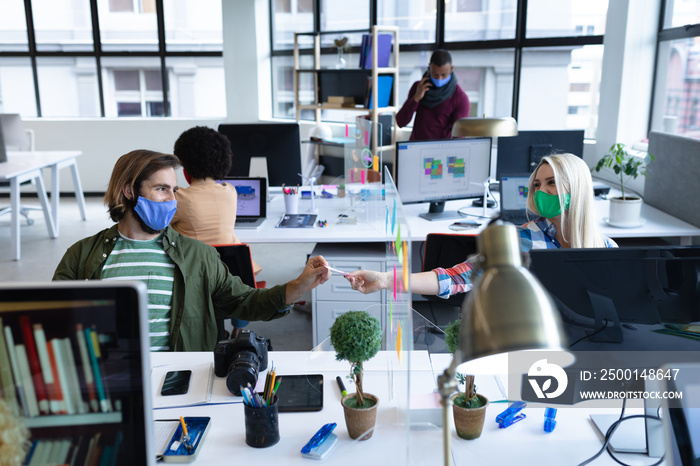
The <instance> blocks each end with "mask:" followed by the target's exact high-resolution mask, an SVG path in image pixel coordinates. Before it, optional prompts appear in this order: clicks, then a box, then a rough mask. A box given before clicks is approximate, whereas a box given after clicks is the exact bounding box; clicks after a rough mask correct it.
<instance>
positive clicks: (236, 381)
mask: <svg viewBox="0 0 700 466" xmlns="http://www.w3.org/2000/svg"><path fill="white" fill-rule="evenodd" d="M259 364H260V360H259V359H258V356H257V355H256V354H255V353H253V352H250V351H241V352H240V353H238V354H236V355H235V356H234V357H233V360H232V361H231V365H230V366H229V369H228V375H227V376H226V388H228V390H229V391H230V392H231V393H233V394H234V395H236V396H240V395H241V387H246V386H248V384H250V386H251V387H253V388H255V384H256V383H257V382H258V367H259Z"/></svg>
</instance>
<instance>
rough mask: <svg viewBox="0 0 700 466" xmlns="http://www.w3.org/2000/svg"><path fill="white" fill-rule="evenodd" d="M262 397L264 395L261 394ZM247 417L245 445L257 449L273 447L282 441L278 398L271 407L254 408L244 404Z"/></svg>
mask: <svg viewBox="0 0 700 466" xmlns="http://www.w3.org/2000/svg"><path fill="white" fill-rule="evenodd" d="M261 396H262V394H261ZM243 412H244V417H245V443H247V444H248V445H250V446H251V447H255V448H265V447H271V446H272V445H274V444H276V443H277V442H279V441H280V426H279V416H278V410H277V397H276V396H275V397H273V399H272V404H271V405H270V406H266V407H262V408H253V407H251V406H248V405H247V404H245V403H244V404H243Z"/></svg>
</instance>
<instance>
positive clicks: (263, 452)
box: [151, 351, 650, 466]
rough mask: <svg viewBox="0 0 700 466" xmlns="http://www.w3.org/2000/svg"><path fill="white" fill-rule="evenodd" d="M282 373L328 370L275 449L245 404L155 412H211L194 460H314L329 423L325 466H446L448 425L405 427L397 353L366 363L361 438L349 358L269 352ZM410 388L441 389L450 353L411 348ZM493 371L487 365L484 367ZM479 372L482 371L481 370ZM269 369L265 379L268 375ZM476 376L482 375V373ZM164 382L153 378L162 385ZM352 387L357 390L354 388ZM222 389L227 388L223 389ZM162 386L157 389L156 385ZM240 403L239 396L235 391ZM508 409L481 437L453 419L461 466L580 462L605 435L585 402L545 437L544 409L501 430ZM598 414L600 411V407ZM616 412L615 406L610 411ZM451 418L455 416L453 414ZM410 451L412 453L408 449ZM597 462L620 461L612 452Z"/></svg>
mask: <svg viewBox="0 0 700 466" xmlns="http://www.w3.org/2000/svg"><path fill="white" fill-rule="evenodd" d="M269 360H270V361H274V364H275V366H276V367H277V373H278V374H281V375H283V374H301V373H323V374H324V408H323V410H322V411H319V412H314V413H281V414H280V415H279V424H280V442H279V443H278V444H276V445H274V446H272V447H269V448H263V449H256V448H252V447H249V446H248V445H246V443H245V427H244V421H243V405H242V404H241V403H232V404H215V405H213V404H210V405H202V406H192V407H186V408H165V409H157V410H155V412H154V419H177V418H178V417H179V416H210V417H211V418H212V427H211V430H210V432H209V434H208V436H207V438H206V440H205V443H204V445H203V447H202V450H201V452H200V454H199V457H198V458H197V460H196V462H195V464H205V465H217V464H229V463H230V462H231V461H235V462H236V464H273V463H274V464H284V465H288V464H292V465H294V464H299V465H306V466H309V465H310V464H312V463H311V462H310V461H309V460H308V459H306V458H303V457H302V456H301V454H300V450H301V447H302V446H304V444H305V443H306V442H307V441H308V440H309V439H310V438H311V436H313V434H314V433H315V432H316V431H317V430H318V429H319V428H320V427H321V426H322V425H324V424H326V423H329V422H336V423H337V424H338V426H337V427H336V429H335V431H334V433H335V434H336V435H337V436H338V437H339V441H338V446H337V448H336V450H335V451H334V452H333V453H332V454H331V456H330V457H329V458H327V459H326V460H325V463H326V464H342V465H346V464H350V462H352V463H353V464H363V465H376V464H381V465H404V464H411V465H421V466H423V465H426V464H429V465H437V464H442V462H443V458H442V430H441V429H439V428H420V429H411V430H408V431H407V430H406V427H405V425H404V424H401V420H402V419H405V417H403V416H404V415H405V413H403V409H401V407H400V405H401V403H399V402H398V401H397V398H398V397H397V396H396V395H395V396H394V399H393V400H392V398H391V396H390V393H391V391H392V390H394V392H395V393H396V390H397V389H396V388H395V387H393V386H392V381H393V385H394V386H405V385H403V383H404V382H403V380H404V378H405V375H406V374H405V371H403V372H401V371H399V373H394V375H393V377H389V375H388V374H389V371H388V370H387V367H388V366H390V365H391V364H392V363H391V361H396V353H394V352H392V351H382V352H380V353H379V354H378V355H377V356H376V357H375V358H374V359H372V360H371V361H369V362H368V363H367V367H366V374H365V375H366V378H365V390H366V391H368V392H371V393H374V394H376V395H378V396H379V398H380V404H379V411H378V421H377V427H376V429H375V433H374V435H373V437H372V438H371V439H369V440H367V441H363V442H357V441H353V440H351V439H350V438H349V436H348V434H347V430H346V428H345V420H344V418H343V414H342V407H341V405H340V393H339V390H338V387H337V385H336V382H335V380H334V379H335V377H336V376H337V375H340V376H342V377H345V375H347V373H348V371H349V365H348V363H347V362H346V361H335V359H334V353H332V352H271V353H270V354H269ZM411 361H412V363H411V367H412V371H411V373H410V380H411V382H410V386H411V392H412V393H426V392H428V391H432V390H433V389H434V388H435V375H436V374H437V373H439V372H440V371H442V369H443V367H444V366H445V365H447V364H448V363H449V361H450V355H437V356H436V355H433V358H432V366H434V370H433V367H431V359H430V357H429V356H428V353H427V352H424V351H415V352H412V353H411ZM151 362H152V365H153V367H157V368H159V369H163V368H164V367H165V366H168V367H169V368H172V369H181V368H186V367H190V366H193V365H196V364H202V363H206V362H212V363H213V354H212V353H210V352H201V353H152V354H151ZM482 369H483V370H486V371H488V370H489V367H488V366H487V367H485V368H484V366H482ZM477 370H478V369H477ZM264 376H265V373H261V375H260V377H261V378H264ZM477 377H478V375H477ZM160 382H161V381H152V383H153V385H154V387H157V386H158V385H159V384H160ZM346 386H347V387H348V391H350V392H352V391H353V388H352V387H351V386H349V384H348V383H347V382H346ZM222 387H223V388H222ZM154 390H156V388H154ZM222 390H223V391H225V390H226V389H225V385H224V379H218V378H216V379H215V383H214V389H213V393H214V394H217V393H218V392H221V391H222ZM231 397H232V398H233V399H235V400H240V398H236V397H233V396H231ZM505 408H506V405H505V404H504V403H493V404H490V405H489V407H488V409H487V413H486V423H485V426H484V431H483V433H482V435H481V437H480V438H479V439H476V440H471V441H467V440H462V439H460V438H458V437H457V434H456V432H455V430H454V424H453V422H452V420H450V431H451V433H452V451H453V455H454V459H455V464H456V465H464V464H469V465H513V464H522V465H529V464H533V465H535V464H537V465H541V464H547V465H559V464H578V463H580V462H582V461H584V460H585V459H587V458H588V457H590V456H592V455H593V454H594V453H596V452H597V451H598V449H599V448H600V446H601V440H600V439H599V437H598V436H597V434H596V433H595V432H594V430H593V427H592V426H591V424H590V422H589V421H588V414H589V413H590V412H592V410H589V409H585V408H581V407H570V408H559V410H558V413H557V426H556V429H555V430H554V432H552V433H550V434H547V433H545V432H544V430H543V425H544V410H543V409H535V408H526V411H525V412H526V414H527V416H528V417H527V419H525V420H523V421H522V422H519V423H518V424H515V425H513V426H511V427H509V428H507V429H499V428H498V425H497V424H496V423H495V422H494V419H495V417H496V415H497V414H498V413H500V412H501V411H503V410H504V409H505ZM596 412H600V410H596ZM606 412H610V411H606ZM450 419H452V416H450ZM406 452H408V453H406ZM621 458H622V459H624V460H625V461H628V462H631V463H632V464H649V463H650V459H649V458H648V457H646V456H642V455H621ZM594 464H595V465H607V464H616V463H614V462H613V460H611V459H610V458H608V457H607V456H606V455H602V456H601V457H600V458H598V459H597V460H596V461H595V463H594Z"/></svg>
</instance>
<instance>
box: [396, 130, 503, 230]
mask: <svg viewBox="0 0 700 466" xmlns="http://www.w3.org/2000/svg"><path fill="white" fill-rule="evenodd" d="M490 164H491V138H462V139H439V140H430V141H402V142H397V143H396V189H397V190H398V193H399V196H400V197H401V201H402V202H403V203H404V204H416V203H420V202H429V203H430V208H429V210H428V212H427V213H423V214H421V217H423V218H425V219H427V220H448V219H451V218H460V217H461V215H460V214H459V213H458V212H457V211H451V212H446V211H445V210H444V209H445V202H447V201H451V200H456V199H469V198H474V197H479V196H482V195H483V194H484V182H485V181H486V180H487V179H488V177H489V170H490Z"/></svg>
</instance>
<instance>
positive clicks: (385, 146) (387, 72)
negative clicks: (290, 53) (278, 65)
mask: <svg viewBox="0 0 700 466" xmlns="http://www.w3.org/2000/svg"><path fill="white" fill-rule="evenodd" d="M367 32H369V33H370V40H371V49H372V50H373V51H376V50H380V47H379V36H380V35H384V34H388V35H390V36H391V51H390V57H389V66H383V67H380V66H379V63H378V60H379V55H380V54H379V53H372V64H371V67H370V68H368V69H365V68H360V67H355V68H351V67H348V68H347V69H330V68H321V36H322V35H327V34H333V35H339V34H344V33H367ZM300 36H312V37H313V67H312V68H301V67H300V50H299V37H300ZM304 73H312V74H313V77H314V99H313V100H314V101H313V103H312V104H301V101H300V97H299V91H300V89H299V82H300V75H301V74H304ZM353 74H357V75H362V74H364V75H366V76H367V78H368V79H369V82H370V86H371V89H379V84H380V76H391V77H392V78H393V82H392V87H391V96H390V99H389V102H392V103H393V104H392V105H388V106H382V107H380V106H379V94H380V92H371V102H364V103H363V104H360V103H358V102H357V100H356V101H355V102H356V105H355V106H354V107H348V106H342V105H339V104H338V103H333V102H326V101H322V99H321V95H320V92H319V82H320V79H321V78H323V77H324V76H326V75H328V76H336V77H338V79H342V78H343V77H350V76H351V75H353ZM398 80H399V28H398V27H395V26H372V28H371V29H370V30H369V31H368V30H353V31H328V32H297V33H295V34H294V104H295V111H296V120H297V121H299V120H300V112H301V110H313V111H314V115H315V121H316V124H317V125H318V124H321V123H322V122H323V119H322V112H323V110H342V111H350V112H357V113H358V114H362V113H364V114H369V119H370V120H371V121H372V123H373V124H372V139H371V141H372V144H371V150H372V152H373V153H377V151H378V150H379V149H381V151H382V153H383V157H385V159H384V161H385V162H391V163H393V153H394V142H395V141H396V131H397V127H396V118H395V116H396V112H398V110H399V108H400V103H399V85H398V84H399V81H398ZM355 94H356V95H357V93H355ZM363 94H364V96H367V94H369V93H368V92H367V90H366V89H365V90H364V92H363ZM364 100H365V101H366V100H367V99H366V98H365V99H364ZM368 107H371V108H368ZM382 114H390V115H391V122H392V127H393V129H392V132H391V141H384V140H383V141H382V146H381V147H379V146H378V141H379V135H378V125H377V123H379V122H380V119H379V117H380V115H382ZM390 154H391V155H390ZM389 155H390V156H389ZM387 156H389V157H388V159H387V158H386V157H387Z"/></svg>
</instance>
